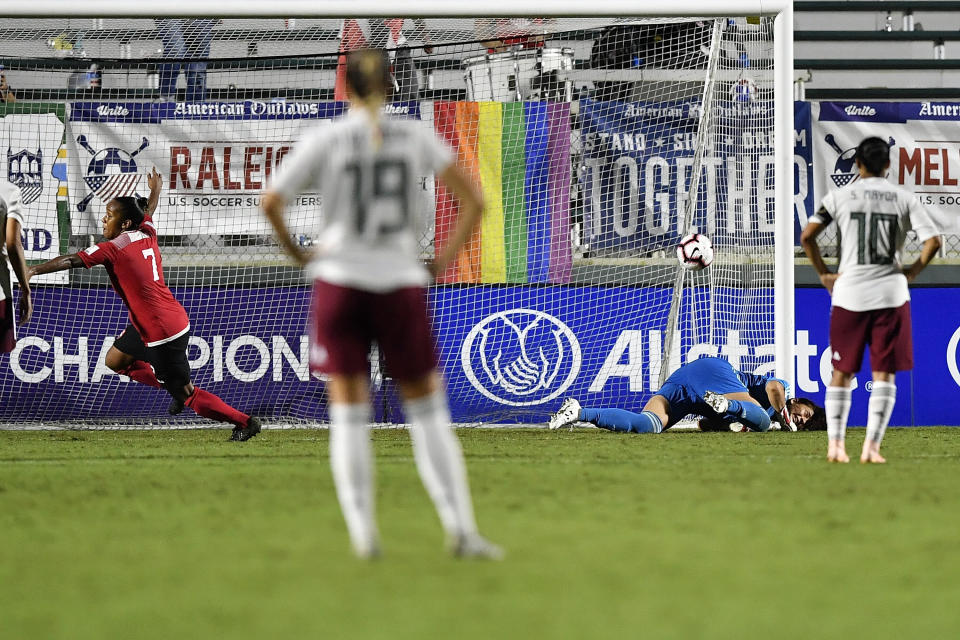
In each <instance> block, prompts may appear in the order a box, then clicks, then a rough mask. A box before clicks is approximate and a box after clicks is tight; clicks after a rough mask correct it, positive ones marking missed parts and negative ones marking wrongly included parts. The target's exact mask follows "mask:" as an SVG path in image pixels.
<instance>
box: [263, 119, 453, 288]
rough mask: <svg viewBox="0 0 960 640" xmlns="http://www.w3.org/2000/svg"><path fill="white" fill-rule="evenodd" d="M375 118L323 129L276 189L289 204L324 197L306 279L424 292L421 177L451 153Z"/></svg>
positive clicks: (411, 126) (410, 123)
mask: <svg viewBox="0 0 960 640" xmlns="http://www.w3.org/2000/svg"><path fill="white" fill-rule="evenodd" d="M379 129H380V131H381V134H382V139H381V140H380V141H379V144H378V141H377V140H375V136H374V127H373V126H372V123H371V121H370V116H369V115H367V114H366V113H365V112H363V111H361V110H359V109H356V110H352V111H351V112H350V113H349V114H348V115H346V116H344V117H343V118H340V119H338V120H335V121H333V122H332V123H323V124H320V125H318V126H317V127H316V128H315V129H314V130H313V131H311V132H310V133H309V134H307V135H306V136H305V137H304V138H303V140H301V141H300V143H299V144H297V146H296V147H295V148H294V150H293V151H292V152H291V153H290V155H288V156H287V157H286V158H285V159H284V161H283V164H282V165H281V167H280V169H279V171H278V173H277V175H276V179H275V180H274V182H273V184H272V185H271V190H273V191H275V192H276V193H279V194H280V195H282V196H283V197H284V198H285V199H286V200H287V202H290V201H291V200H292V199H293V198H295V197H296V196H297V194H299V193H302V192H304V191H319V192H320V194H321V196H322V205H321V206H322V215H318V216H317V220H316V222H315V233H314V237H315V238H316V239H317V245H318V246H317V251H316V256H315V257H314V258H313V259H312V260H311V262H310V264H309V265H308V266H307V275H309V276H310V277H312V278H318V279H321V280H325V281H327V282H330V283H332V284H337V285H341V286H347V287H353V288H357V289H364V290H368V291H389V290H392V289H397V288H400V287H409V286H423V285H426V284H428V283H429V281H430V276H429V274H428V272H427V270H426V268H425V267H424V265H423V263H422V262H421V261H420V244H419V237H420V234H421V230H422V228H423V224H422V218H423V215H422V203H423V199H422V196H421V195H420V194H419V190H420V178H422V177H424V176H429V175H431V174H434V173H438V172H440V171H443V170H444V169H446V168H447V167H449V166H450V165H451V164H452V163H453V159H454V156H453V152H452V151H451V149H450V148H449V147H447V146H446V145H445V144H444V143H442V142H441V141H440V140H438V139H437V138H436V136H434V135H433V133H432V132H431V131H430V130H429V129H428V128H427V127H426V126H425V125H424V123H422V122H418V121H415V120H401V119H392V118H386V117H384V118H382V119H381V120H380V121H379Z"/></svg>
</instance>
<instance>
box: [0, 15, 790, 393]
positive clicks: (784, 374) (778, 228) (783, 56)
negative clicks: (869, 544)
mask: <svg viewBox="0 0 960 640" xmlns="http://www.w3.org/2000/svg"><path fill="white" fill-rule="evenodd" d="M398 15H401V16H405V17H406V18H424V19H430V18H444V19H446V18H477V19H480V18H523V17H529V18H531V20H532V19H533V17H534V16H536V19H537V20H539V19H550V18H572V17H577V18H619V19H624V18H652V17H658V18H684V19H688V20H693V19H696V18H703V19H710V18H720V17H727V16H740V17H749V18H751V19H752V18H754V17H763V18H764V23H763V24H764V25H765V28H766V29H768V31H767V33H768V34H769V33H770V31H769V29H770V25H771V24H772V76H770V77H772V91H769V93H766V94H765V95H766V96H769V97H771V98H772V99H770V100H769V102H768V103H766V104H770V103H772V105H773V118H772V123H770V121H769V120H767V121H766V124H765V125H764V126H765V127H768V126H770V125H771V124H772V133H773V136H772V138H773V141H772V145H769V146H770V147H771V150H770V152H769V153H770V154H771V155H772V156H773V158H772V163H769V164H767V165H765V166H767V167H770V168H772V170H771V171H770V175H771V176H772V181H773V184H772V186H771V188H770V189H769V190H767V191H766V192H765V193H764V195H763V196H757V195H753V196H750V195H748V196H744V198H746V199H749V198H757V197H766V198H768V199H769V201H770V202H772V209H773V212H774V216H773V220H772V221H771V225H769V226H768V227H767V228H766V233H767V234H768V237H769V235H771V234H770V232H771V231H772V236H773V239H774V246H773V247H772V257H771V258H772V259H768V263H772V264H768V265H767V266H772V278H768V279H767V280H764V282H765V283H767V284H764V286H765V287H766V290H767V291H769V290H771V289H772V292H773V304H772V306H769V303H766V304H767V305H768V306H764V307H763V309H762V311H761V312H762V313H764V314H767V318H768V319H769V317H770V316H772V319H773V359H774V363H775V368H774V371H775V373H776V375H777V377H779V378H782V379H785V380H787V381H788V382H790V384H791V385H793V384H794V376H795V354H794V344H795V328H794V326H795V308H794V224H795V223H794V219H795V210H794V207H795V204H794V201H795V196H794V182H793V176H794V171H795V158H794V151H793V149H794V125H793V110H794V102H793V97H794V93H793V1H792V0H699V1H698V0H649V1H643V0H596V1H594V2H590V3H587V2H584V1H583V0H576V1H574V0H551V1H548V2H543V1H542V0H540V1H537V0H488V1H487V2H484V3H481V4H479V5H469V6H465V5H464V3H458V2H450V1H449V0H400V1H398V2H384V1H378V0H326V1H317V0H273V1H271V2H263V1H261V0H167V1H166V2H163V3H160V4H158V5H151V4H138V3H131V2H129V1H128V0H84V1H83V2H64V1H59V0H34V1H32V2H26V3H16V4H14V5H13V6H9V7H5V8H4V10H3V18H4V19H19V20H20V22H21V23H22V22H23V19H51V18H55V19H88V18H92V19H109V18H123V19H141V21H142V19H155V18H164V17H170V18H223V19H227V18H231V19H232V18H236V19H249V18H262V19H267V18H271V19H277V18H283V19H292V18H303V19H333V18H337V19H339V18H347V17H350V18H388V17H392V16H398ZM694 17H696V18H694ZM720 22H724V23H726V21H720ZM754 22H755V21H754ZM485 39H486V38H475V40H479V41H481V42H482V41H483V40H485ZM254 44H256V43H254ZM472 44H479V43H476V42H474V43H472ZM482 44H484V45H485V44H486V43H482ZM480 51H484V52H485V50H484V49H482V48H481V49H480ZM248 55H251V54H248ZM265 55H267V56H269V55H273V57H275V58H279V57H283V56H289V57H291V58H293V57H295V56H297V55H301V54H298V53H290V54H288V53H286V52H285V51H284V52H282V53H281V54H280V55H276V54H265ZM323 55H326V56H335V55H336V52H335V51H334V52H333V53H332V54H331V53H329V52H327V53H324V54H323ZM272 62H274V63H277V62H278V61H276V60H274V61H272ZM290 64H297V63H296V62H294V63H290ZM226 68H227V67H224V66H221V69H226ZM264 68H268V67H266V66H265V67H264ZM269 68H273V67H269ZM276 68H277V69H287V68H289V67H284V66H280V65H279V64H277V66H276ZM304 68H308V67H304ZM309 68H310V69H313V68H314V67H309ZM315 68H316V69H320V68H321V67H320V66H319V65H318V66H317V67H315ZM326 69H329V67H326ZM41 71H42V69H41ZM447 71H448V73H449V72H450V70H447ZM643 72H644V73H646V74H647V77H646V78H644V79H645V80H652V79H656V78H657V76H655V74H656V73H658V72H659V73H664V74H665V75H664V76H663V77H664V78H667V77H674V78H678V77H682V81H683V82H691V80H689V79H691V78H692V79H693V80H694V81H696V82H698V83H701V84H703V85H704V86H707V87H709V86H710V84H711V82H713V80H712V76H710V73H711V69H710V68H709V67H708V68H707V69H706V71H704V70H703V69H702V67H696V66H694V67H692V68H689V69H687V68H684V69H682V70H680V69H679V68H677V69H672V68H670V69H667V70H666V71H660V70H656V69H650V70H648V71H647V70H644V71H643ZM143 73H144V75H146V74H148V73H151V71H149V70H144V72H143ZM278 73H282V71H281V72H278ZM564 73H565V74H566V75H563V74H564ZM586 73H589V72H585V71H582V70H577V69H573V68H571V67H567V68H566V69H565V70H564V71H561V75H560V77H561V78H568V79H573V80H574V81H576V80H577V79H578V78H582V77H585V75H584V74H586ZM609 73H610V76H609V79H610V81H611V83H612V82H614V81H617V82H619V81H622V82H624V83H626V82H631V81H632V79H633V78H634V77H635V76H636V74H638V73H640V71H638V70H636V69H623V70H619V69H610V71H609ZM723 73H724V74H726V75H722V76H721V77H723V78H726V79H727V82H728V84H729V77H730V75H731V74H736V73H737V71H736V70H735V69H734V68H732V67H730V66H727V67H725V69H724V71H723ZM578 74H580V75H578ZM617 74H619V75H617ZM682 74H686V75H682ZM698 74H699V76H700V77H699V78H697V77H696V76H697V75H698ZM223 75H227V72H223ZM174 78H176V76H174ZM131 86H133V85H131ZM749 90H750V91H754V90H755V87H752V88H750V89H749ZM725 91H726V90H725ZM467 95H468V96H470V97H468V100H472V99H476V100H478V101H480V100H482V98H473V97H472V96H471V94H470V93H469V87H468V93H467ZM517 95H518V96H519V93H518V94H517ZM723 96H724V99H730V98H729V94H727V93H726V92H724V94H723ZM535 99H536V98H535ZM543 99H544V100H546V98H543ZM68 100H69V99H68ZM328 100H329V98H328ZM567 100H568V101H569V100H570V98H567ZM521 101H522V99H521ZM430 110H431V113H432V107H431V108H430ZM521 111H522V109H521ZM452 113H453V112H452V111H451V114H452ZM107 115H108V116H109V115H110V114H107ZM521 115H522V114H521ZM576 115H577V114H574V115H573V116H570V117H576ZM450 117H453V116H452V115H451V116H450ZM106 120H107V118H106V117H105V119H104V121H106ZM504 122H506V120H505V119H504ZM437 126H438V127H439V125H437ZM504 126H506V125H504ZM76 137H77V136H74V138H76ZM137 140H138V141H139V138H137ZM144 140H146V138H144ZM71 144H73V143H71ZM497 144H499V142H498V143H497ZM135 148H136V145H134V146H132V147H131V149H135ZM124 150H125V152H126V151H128V150H127V149H126V147H124ZM95 151H96V150H95V149H92V148H87V147H84V149H82V150H80V152H79V154H80V155H81V156H82V157H83V158H84V161H86V159H87V158H88V156H86V155H83V154H84V153H87V152H89V153H90V154H91V155H93V154H94V153H95ZM498 152H499V151H498ZM71 153H73V151H71ZM132 153H133V155H136V153H137V152H136V151H133V152H132ZM218 153H219V152H218ZM195 155H196V154H195ZM141 157H142V156H141ZM188 157H189V156H188ZM279 157H280V156H279V155H277V162H279ZM698 160H699V156H698ZM195 162H196V157H195ZM268 162H269V161H268ZM228 167H229V160H228ZM632 170H633V171H634V172H636V171H637V169H636V167H633V168H632ZM227 171H228V169H224V173H223V174H222V175H224V180H225V181H227V182H229V180H230V178H229V177H228V176H227V173H226V172H227ZM617 171H619V169H618V170H617ZM628 174H629V172H628ZM681 175H682V174H681ZM697 175H699V173H698V174H697ZM764 175H765V174H764V173H763V171H762V170H761V172H760V176H761V177H760V178H759V180H760V182H763V180H764V179H765V178H764ZM698 179H699V178H697V179H696V180H698ZM752 179H753V180H755V181H756V180H758V178H756V177H754V178H752ZM696 180H694V181H693V184H694V185H696V184H697V181H696ZM733 180H734V182H736V180H737V178H736V177H735V178H734V179H733ZM744 180H746V178H744ZM617 181H619V178H617V180H616V181H615V182H617ZM681 182H682V180H681ZM521 186H522V185H521ZM91 188H92V187H91ZM618 188H619V187H618ZM696 188H697V187H694V189H695V190H696ZM701 188H704V187H701ZM754 188H755V189H758V190H759V189H760V187H759V186H756V184H755V185H754ZM744 189H746V187H744ZM431 197H432V195H431ZM613 197H614V199H615V200H617V199H619V198H621V197H622V196H621V194H615V195H614V196H613ZM685 197H688V198H692V199H696V197H697V196H696V195H692V194H685ZM738 197H739V196H738ZM678 198H679V196H678ZM618 206H619V204H618ZM742 206H746V205H742ZM751 206H756V205H755V204H753V205H751ZM642 213H643V212H642V211H641V212H640V214H641V215H642ZM184 234H186V232H184ZM184 237H186V235H184ZM667 256H668V257H670V252H669V251H667ZM655 258H656V259H657V260H661V261H662V260H664V252H663V249H662V248H660V249H659V253H658V254H656V256H655ZM617 259H620V258H619V257H618V256H614V257H611V258H609V262H608V263H605V265H606V264H609V265H614V266H615V265H616V264H617V263H616V260H617ZM645 259H646V258H645ZM664 264H665V263H664ZM197 265H198V266H197V267H196V268H197V269H198V270H202V269H204V268H206V264H205V263H202V260H199V259H198V262H197ZM605 268H606V266H605ZM610 268H611V269H612V268H614V267H610ZM714 271H716V269H714ZM744 272H747V271H744ZM750 273H753V272H750ZM658 277H659V276H658ZM698 277H699V276H698ZM707 277H708V278H712V276H707ZM750 277H755V276H750ZM465 282H466V281H465ZM475 282H478V283H487V282H491V281H488V280H477V281H475ZM492 282H494V283H497V282H507V283H509V282H515V281H511V280H509V279H507V280H499V281H498V280H494V281H492ZM521 282H523V283H524V284H530V285H534V284H535V283H537V282H545V283H551V284H560V285H563V286H567V285H570V284H574V282H573V281H570V280H567V281H564V282H560V281H556V280H549V281H548V280H545V281H535V280H533V279H531V280H529V281H527V280H522V281H521ZM650 282H652V280H651V281H650ZM658 282H660V281H659V280H658ZM678 282H679V280H678ZM718 283H719V285H718V286H730V285H729V279H728V280H723V279H722V278H719V277H718ZM243 284H244V285H245V286H249V285H251V283H250V282H244V283H243ZM589 284H590V285H591V286H594V285H595V286H598V287H602V286H604V285H606V284H608V283H607V282H601V281H597V282H591V283H589ZM771 284H772V287H771V286H769V285H771ZM253 286H255V282H254V283H253ZM658 286H662V285H658ZM698 286H700V285H698ZM711 286H713V283H712V282H711ZM457 295H460V294H457ZM543 295H548V294H543ZM674 295H677V294H676V293H675V294H674ZM511 302H512V303H513V304H515V305H516V306H518V307H520V306H523V305H522V302H523V298H522V297H521V296H519V295H518V296H517V297H516V298H515V299H512V300H511ZM458 304H462V305H463V306H464V307H469V306H470V305H471V304H473V301H472V300H471V299H470V298H469V297H468V296H467V295H466V294H464V295H463V300H462V301H458ZM745 304H751V302H750V300H749V299H748V300H747V302H745ZM494 311H495V310H494V309H491V310H490V313H491V314H492V315H490V316H488V317H487V319H489V318H492V317H493V315H495V313H494ZM709 313H710V315H711V319H710V323H711V325H712V323H713V319H712V314H713V309H712V308H711V309H710V311H709ZM547 317H549V316H547ZM485 321H486V320H485ZM503 321H504V322H506V324H508V325H510V319H509V318H506V316H505V317H504V318H503ZM478 326H479V325H478ZM510 326H511V327H512V326H513V325H510ZM767 326H768V327H769V325H767ZM476 330H477V329H476V328H475V329H474V330H472V331H471V332H470V333H469V334H468V335H466V337H460V338H458V339H460V340H463V341H464V344H466V343H468V342H470V341H471V340H476V339H477V338H476V335H477V334H476V333H475V332H476ZM514 330H516V329H514ZM568 331H569V330H568ZM625 333H626V332H625ZM637 333H638V334H639V333H640V331H637ZM647 333H648V332H647V331H646V330H644V337H643V339H644V340H648V339H649V340H650V342H649V345H648V347H647V348H649V349H650V350H651V351H652V350H653V349H654V348H655V347H654V341H653V338H652V337H650V338H648V337H647V335H646V334H647ZM649 333H651V334H652V333H653V332H652V331H651V332H649ZM667 333H670V332H669V331H668V332H665V333H664V335H666V334H667ZM484 337H486V334H484ZM621 337H622V336H621ZM637 339H638V341H639V340H640V338H637ZM661 339H662V338H661V337H660V336H659V335H658V336H657V338H656V344H660V340H661ZM666 339H667V340H669V336H667V338H666ZM558 340H559V338H558ZM573 341H574V342H576V338H575V337H574V338H573ZM211 343H212V341H211ZM260 344H262V342H258V343H257V344H253V343H249V344H241V345H239V346H237V347H236V348H235V350H234V353H237V352H238V351H239V350H240V349H241V348H245V349H248V350H249V349H260V350H261V353H263V350H262V349H261V348H260V346H259V345H260ZM618 344H619V342H618ZM638 344H639V342H638ZM251 345H252V346H251ZM232 346H233V345H232V344H226V343H223V342H221V344H220V346H219V347H216V346H213V347H211V350H215V349H216V348H219V349H220V350H221V351H220V352H219V354H220V355H219V356H218V357H221V360H222V362H225V363H226V366H227V367H229V366H230V362H231V361H230V358H231V357H232V356H231V355H230V347H232ZM273 346H274V347H275V348H276V347H277V344H276V343H274V345H273ZM287 346H288V345H287V344H286V343H284V344H283V345H282V347H283V348H284V349H285V350H281V351H278V352H275V353H273V354H272V362H273V363H274V367H275V368H276V367H277V363H282V362H284V361H283V360H282V358H287V361H290V360H291V359H295V354H293V353H292V352H293V351H296V349H295V347H290V349H289V350H286V348H287ZM31 348H33V350H34V352H35V351H36V350H37V347H36V345H33V346H32V347H31ZM58 348H62V345H61V347H58ZM83 348H84V349H86V345H84V347H83ZM464 348H466V347H464ZM577 348H578V349H579V347H577ZM52 351H53V349H52V348H51V352H52ZM288 351H289V355H288ZM44 353H46V350H45V351H44ZM464 353H466V352H464ZM758 353H759V351H758ZM223 354H226V355H225V356H224V355H223ZM278 354H279V355H278ZM767 354H768V356H767V357H769V351H768V352H767ZM204 357H206V356H204ZM578 357H579V355H578ZM610 357H611V356H610V355H608V356H607V358H608V360H609V359H610ZM657 357H658V360H659V354H658V356H657ZM224 358H225V359H224ZM599 359H600V360H603V355H602V354H601V355H600V356H599ZM204 361H206V360H204ZM264 361H265V362H270V361H271V357H270V356H269V355H268V356H265V358H264ZM464 361H466V358H465V359H464ZM610 364H612V366H619V365H618V363H617V361H616V360H615V359H614V360H612V361H611V362H610ZM38 366H39V365H38ZM650 366H651V367H652V366H653V365H652V364H651V365H650ZM657 366H658V367H659V366H660V365H659V364H658V365H657ZM221 368H223V365H221ZM508 373H509V372H508ZM514 373H515V374H518V375H519V374H522V373H523V371H515V372H514ZM241 374H244V375H249V372H246V373H244V372H241ZM488 374H489V372H488ZM261 375H263V374H262V372H261ZM469 375H472V374H470V373H469V372H468V376H469ZM240 380H243V378H242V377H241V378H240ZM632 382H633V381H632V380H631V387H630V388H631V391H632V390H633V386H632ZM475 386H476V385H475ZM481 393H483V394H484V395H486V392H484V391H481ZM549 399H553V396H550V398H549ZM512 404H514V406H523V405H524V403H522V402H516V403H512ZM527 404H528V405H532V404H533V403H532V402H531V403H527Z"/></svg>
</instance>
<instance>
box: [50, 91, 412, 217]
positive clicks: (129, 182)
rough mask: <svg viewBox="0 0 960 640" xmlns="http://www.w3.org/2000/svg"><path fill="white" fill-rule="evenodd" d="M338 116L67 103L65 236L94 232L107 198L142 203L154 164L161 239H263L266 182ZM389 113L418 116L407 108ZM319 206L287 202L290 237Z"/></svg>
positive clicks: (213, 105)
mask: <svg viewBox="0 0 960 640" xmlns="http://www.w3.org/2000/svg"><path fill="white" fill-rule="evenodd" d="M344 108H345V105H344V104H343V103H339V102H337V103H333V102H312V103H287V102H260V101H247V102H209V103H183V102H163V103H104V102H74V103H71V104H70V105H69V123H70V131H69V135H68V136H67V144H68V148H69V152H70V155H69V157H70V172H69V175H70V189H71V202H70V209H71V220H72V222H73V224H72V227H73V233H77V234H81V233H92V234H96V233H99V230H100V224H99V220H100V217H101V216H102V215H103V207H104V205H105V204H106V203H107V202H108V201H109V200H110V199H111V198H113V197H116V196H124V195H134V194H140V195H146V193H147V192H148V189H147V185H146V175H147V173H148V172H149V171H150V168H151V167H154V166H155V167H157V169H158V170H159V171H160V173H161V174H163V176H164V180H165V183H164V193H163V199H162V200H161V202H160V207H159V208H158V210H157V216H156V217H157V222H158V225H159V226H161V227H162V228H163V229H164V234H167V235H194V234H241V233H262V234H269V233H270V230H269V225H268V224H267V221H266V219H265V218H264V217H263V215H262V214H261V213H260V211H259V205H260V194H261V193H262V192H263V190H264V188H265V187H266V185H267V183H268V181H269V180H270V176H271V175H272V173H273V172H274V171H275V170H276V168H277V166H278V165H279V164H280V162H281V161H282V160H283V157H284V156H285V155H286V154H287V153H288V152H289V151H290V148H291V147H292V145H293V143H294V141H295V140H298V139H299V138H300V137H301V136H302V135H303V133H304V132H305V131H306V130H307V129H308V128H309V127H312V126H315V125H316V123H317V121H319V120H324V119H330V118H333V117H335V116H338V115H340V114H341V113H343V110H344ZM390 109H391V110H393V111H398V112H401V113H404V114H409V115H412V116H413V117H417V116H418V110H417V106H416V105H415V104H411V105H391V107H390ZM319 204H320V198H319V195H318V194H315V193H313V194H310V193H305V194H301V195H300V196H299V197H298V198H296V199H295V200H294V201H293V202H291V203H290V210H289V211H290V218H289V219H290V221H291V223H292V225H293V226H294V228H293V231H294V232H304V233H306V232H309V231H310V221H312V220H315V219H316V215H317V213H318V211H319ZM298 225H299V227H298Z"/></svg>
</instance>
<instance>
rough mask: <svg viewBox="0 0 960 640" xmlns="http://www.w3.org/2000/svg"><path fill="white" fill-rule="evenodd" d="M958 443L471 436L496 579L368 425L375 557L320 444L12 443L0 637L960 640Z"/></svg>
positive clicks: (111, 437) (272, 440)
mask: <svg viewBox="0 0 960 640" xmlns="http://www.w3.org/2000/svg"><path fill="white" fill-rule="evenodd" d="M958 433H960V432H957V431H955V430H952V429H920V428H916V429H905V428H903V429H891V430H890V432H889V433H888V435H887V438H886V440H885V441H884V450H883V451H884V454H885V455H887V457H888V460H890V464H888V465H886V466H867V467H864V466H861V465H859V464H856V463H854V464H850V465H847V466H836V465H829V464H827V463H826V462H825V461H824V450H825V441H824V440H825V436H824V434H804V433H800V434H781V433H771V434H701V433H695V432H688V433H676V434H672V433H668V434H664V435H662V436H654V437H643V436H632V437H631V436H618V435H614V434H610V433H605V432H600V431H597V430H592V429H591V430H577V431H574V432H569V431H561V432H547V431H539V430H519V429H518V430H480V429H475V430H461V431H460V432H459V434H460V437H461V439H462V442H463V445H464V449H465V452H466V455H467V462H468V466H469V470H470V476H471V482H472V486H473V491H474V499H475V502H476V507H477V513H478V517H479V520H480V525H481V528H482V530H483V531H484V533H486V534H487V535H488V536H489V537H490V538H491V539H493V540H495V541H496V542H498V543H500V544H502V545H503V546H504V547H505V548H506V549H507V551H508V557H507V559H506V560H505V561H504V562H501V563H489V562H477V561H457V560H453V559H451V558H449V557H447V556H446V555H445V554H444V553H443V551H442V534H441V530H440V526H439V523H438V522H437V519H436V516H435V514H434V512H433V509H432V506H431V505H430V503H429V502H428V499H427V496H426V494H425V492H424V491H423V489H422V488H421V486H420V483H419V480H418V478H417V475H416V472H415V469H414V465H413V459H412V455H411V450H410V446H409V441H408V435H407V433H405V432H404V431H399V430H381V431H376V432H375V433H374V439H375V447H376V452H377V456H378V457H377V461H378V464H377V475H378V482H379V496H378V498H379V513H380V524H381V531H382V534H383V539H384V551H385V555H384V557H383V559H382V560H380V561H379V562H375V563H366V562H360V561H357V560H355V559H354V558H353V557H352V556H351V555H350V554H349V552H348V543H347V537H346V532H345V528H344V525H343V522H342V520H341V516H340V512H339V508H338V506H337V503H336V499H335V497H334V490H333V486H332V482H331V478H330V472H329V467H328V464H327V432H325V431H272V432H265V433H264V434H262V435H261V436H260V437H258V438H257V439H255V440H253V441H251V442H249V443H247V444H245V445H239V446H238V445H237V444H236V443H228V442H225V441H224V440H225V438H226V433H225V432H220V431H178V432H170V431H160V432H156V431H154V432H141V431H127V432H16V431H13V432H11V431H6V432H0V534H2V538H3V544H2V546H0V620H2V623H0V625H2V631H0V636H2V637H4V638H97V639H102V638H121V637H123V638H178V637H185V638H227V637H229V638H292V637H302V638H308V637H329V638H443V637H453V638H478V639H479V638H484V639H493V638H503V637H507V638H600V637H649V638H671V637H676V638H694V637H730V638H734V637H736V638H744V637H750V638H754V637H755V638H808V637H817V638H834V637H835V638H841V637H842V638H863V637H891V638H893V637H907V636H908V634H910V635H911V636H912V637H916V638H938V637H939V638H943V637H953V634H954V633H956V628H957V624H958V623H960V613H958V610H957V607H956V603H957V602H958V601H960V581H958V580H957V575H958V574H960V554H958V553H957V543H958V533H957V532H958V531H960V511H958V509H957V505H958V504H960V471H958V470H960V466H958V461H960V438H958V437H957V436H958ZM862 437H863V431H862V430H853V431H852V432H851V433H850V434H849V436H848V443H849V445H850V447H849V448H850V449H851V451H859V445H860V440H861V438H862Z"/></svg>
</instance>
